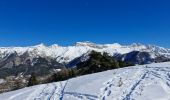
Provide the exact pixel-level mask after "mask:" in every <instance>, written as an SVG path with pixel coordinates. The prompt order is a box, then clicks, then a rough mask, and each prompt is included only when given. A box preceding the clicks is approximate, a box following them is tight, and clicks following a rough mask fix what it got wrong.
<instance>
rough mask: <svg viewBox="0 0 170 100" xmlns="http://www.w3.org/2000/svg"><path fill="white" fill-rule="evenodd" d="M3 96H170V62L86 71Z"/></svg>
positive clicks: (155, 99)
mask: <svg viewBox="0 0 170 100" xmlns="http://www.w3.org/2000/svg"><path fill="white" fill-rule="evenodd" d="M0 98H1V100H169V99H170V62H165V63H154V64H148V65H138V66H132V67H126V68H120V69H115V70H108V71H105V72H100V73H95V74H90V75H84V76H81V77H76V78H72V79H69V80H66V81H62V82H54V83H48V84H42V85H36V86H32V87H26V88H24V89H20V90H16V91H11V92H7V93H3V94H0Z"/></svg>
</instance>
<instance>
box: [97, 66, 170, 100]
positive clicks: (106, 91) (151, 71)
mask: <svg viewBox="0 0 170 100" xmlns="http://www.w3.org/2000/svg"><path fill="white" fill-rule="evenodd" d="M160 72H163V74H162V73H161V74H160ZM124 73H126V72H123V74H124ZM121 75H122V73H121V74H120V75H119V74H118V75H116V77H121ZM149 75H151V76H154V77H155V78H156V79H161V80H162V82H164V83H165V84H166V85H167V86H168V87H169V88H170V67H147V68H144V72H143V75H142V76H141V77H140V78H139V79H136V80H135V83H134V84H132V85H131V86H130V87H129V88H127V89H126V90H125V91H124V92H123V93H126V94H125V97H123V99H120V100H134V99H133V98H131V95H132V94H133V93H134V91H135V90H136V88H137V87H138V86H139V85H140V87H139V90H140V91H139V90H138V93H142V91H143V88H144V86H143V84H142V83H141V82H142V81H143V80H145V79H146V78H150V77H151V76H150V77H149ZM147 76H148V77H147ZM114 80H115V77H114V78H112V79H110V80H109V81H108V82H107V85H106V86H105V87H104V88H102V89H101V90H102V91H101V94H100V96H99V97H100V98H101V99H99V100H107V98H108V97H109V96H110V94H111V93H112V90H113V89H114V88H112V86H114V84H116V83H114ZM165 80H166V81H165ZM127 91H129V92H127ZM136 94H137V92H136ZM122 96H123V95H122Z"/></svg>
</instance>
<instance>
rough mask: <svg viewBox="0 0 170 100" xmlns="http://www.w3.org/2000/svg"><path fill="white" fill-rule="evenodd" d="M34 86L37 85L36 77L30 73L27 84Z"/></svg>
mask: <svg viewBox="0 0 170 100" xmlns="http://www.w3.org/2000/svg"><path fill="white" fill-rule="evenodd" d="M36 84H38V81H37V78H36V75H35V73H32V74H31V77H30V79H29V82H28V86H33V85H36Z"/></svg>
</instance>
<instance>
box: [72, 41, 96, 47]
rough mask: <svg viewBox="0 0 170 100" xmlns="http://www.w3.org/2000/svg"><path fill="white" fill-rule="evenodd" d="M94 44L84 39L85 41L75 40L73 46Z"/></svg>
mask: <svg viewBox="0 0 170 100" xmlns="http://www.w3.org/2000/svg"><path fill="white" fill-rule="evenodd" d="M93 45H96V44H95V43H92V42H89V41H85V42H76V43H75V46H93Z"/></svg>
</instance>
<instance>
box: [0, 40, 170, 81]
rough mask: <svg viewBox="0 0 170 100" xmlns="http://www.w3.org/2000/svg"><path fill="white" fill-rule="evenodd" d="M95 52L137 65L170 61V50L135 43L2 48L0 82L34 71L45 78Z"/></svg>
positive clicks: (88, 43) (84, 43)
mask: <svg viewBox="0 0 170 100" xmlns="http://www.w3.org/2000/svg"><path fill="white" fill-rule="evenodd" d="M92 50H95V51H97V52H102V53H103V52H107V53H108V54H109V55H110V56H113V58H116V59H118V60H123V61H127V62H131V63H134V64H147V63H152V62H164V61H170V49H165V48H163V47H158V46H152V45H142V44H135V43H134V44H132V45H128V46H123V45H120V44H118V43H114V44H95V43H91V42H77V43H76V44H75V45H74V46H67V47H63V46H59V45H57V44H54V45H51V46H45V45H44V44H40V45H36V46H29V47H0V78H2V77H6V76H9V75H16V74H18V73H23V74H30V73H31V72H33V71H35V72H37V73H38V74H40V75H46V74H47V73H49V72H50V71H53V70H55V69H63V68H66V67H74V66H76V64H77V63H79V62H82V61H85V60H87V59H88V54H89V53H90V52H91V51H92ZM39 72H42V73H39Z"/></svg>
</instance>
